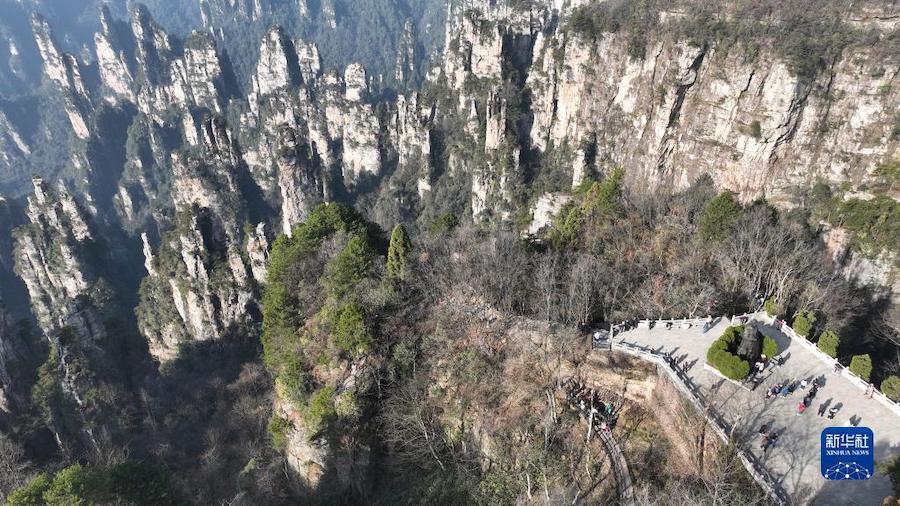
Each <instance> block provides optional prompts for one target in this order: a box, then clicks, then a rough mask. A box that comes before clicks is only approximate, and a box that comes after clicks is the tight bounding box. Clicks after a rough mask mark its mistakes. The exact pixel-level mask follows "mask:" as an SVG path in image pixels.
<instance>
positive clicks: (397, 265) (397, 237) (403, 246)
mask: <svg viewBox="0 0 900 506" xmlns="http://www.w3.org/2000/svg"><path fill="white" fill-rule="evenodd" d="M410 251H412V242H411V241H410V240H409V234H407V233H406V228H405V227H404V226H403V225H397V226H396V227H394V231H393V232H391V244H390V246H389V247H388V257H387V275H388V280H389V281H390V282H391V283H400V282H402V281H403V280H405V279H406V258H407V257H408V256H409V253H410Z"/></svg>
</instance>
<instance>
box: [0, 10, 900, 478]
mask: <svg viewBox="0 0 900 506" xmlns="http://www.w3.org/2000/svg"><path fill="white" fill-rule="evenodd" d="M587 3H588V2H583V1H573V2H569V1H565V0H557V1H556V2H553V3H552V4H551V3H549V2H544V3H538V2H495V1H490V0H465V1H462V2H458V3H453V4H452V5H451V6H449V7H448V17H447V25H446V29H445V46H444V48H443V52H442V61H441V62H440V63H439V64H438V65H435V66H434V67H433V68H432V69H431V71H430V72H429V73H428V76H427V78H426V79H425V82H424V83H422V86H421V87H419V88H410V89H404V88H403V87H398V89H394V88H392V87H390V86H387V85H385V84H384V81H383V80H382V79H381V78H380V76H372V75H369V74H368V72H367V71H366V69H365V68H364V67H363V66H362V65H359V64H351V65H348V66H347V67H346V68H345V69H343V71H338V70H334V69H328V68H326V66H325V65H324V64H323V63H322V59H321V56H320V53H319V49H318V48H317V46H316V45H315V44H313V43H311V42H309V41H304V40H300V39H292V38H291V37H289V36H288V35H287V34H286V32H285V30H283V29H281V28H278V27H274V28H272V29H271V30H269V31H268V32H267V33H266V34H265V36H264V37H263V38H262V40H261V41H258V48H259V58H258V60H257V62H256V65H255V67H253V68H252V69H249V74H248V77H249V85H248V86H246V87H245V88H246V90H247V91H246V93H244V92H242V87H241V85H240V84H239V80H240V79H239V78H238V77H237V76H236V75H235V74H234V72H235V71H234V69H233V65H232V63H231V61H230V60H229V57H228V54H227V53H226V52H225V51H223V50H222V48H221V47H220V45H219V44H218V43H217V42H216V40H217V38H216V37H214V36H211V35H210V33H208V32H209V31H210V30H212V31H214V30H215V29H216V26H215V23H214V21H211V20H210V18H209V16H210V13H212V12H214V11H216V10H222V9H226V8H229V7H226V6H225V4H224V3H222V2H213V1H209V2H202V3H201V5H202V7H201V9H202V12H203V16H204V26H205V31H199V30H198V31H196V32H194V33H193V34H191V35H190V36H189V37H187V38H185V39H184V40H180V39H179V38H177V37H173V36H170V35H169V34H167V33H166V32H165V31H164V30H163V29H162V28H161V27H160V26H159V25H158V24H157V23H156V22H155V21H154V20H153V19H152V17H151V15H150V13H149V11H148V10H147V9H146V8H144V7H142V6H139V5H138V6H136V7H135V8H134V10H133V12H132V13H131V18H130V20H129V21H128V22H127V23H126V22H122V21H120V20H117V19H115V18H114V17H113V16H112V15H111V13H110V11H109V10H108V9H107V8H103V9H102V10H101V11H100V25H101V31H100V32H98V33H97V34H95V36H94V46H93V47H92V48H90V55H91V58H90V59H85V58H82V57H81V56H76V55H72V54H68V53H65V52H64V51H62V50H61V49H60V45H59V44H58V43H57V42H56V41H55V39H54V36H53V33H52V30H51V27H50V26H49V24H48V23H47V22H46V21H44V20H43V19H42V18H40V17H35V18H34V19H33V20H32V30H33V34H34V38H35V42H36V44H37V47H38V48H39V51H40V55H41V57H42V61H43V85H42V86H43V89H44V91H45V92H46V93H45V96H44V97H45V98H43V99H42V106H41V107H42V109H46V110H51V109H52V110H53V111H54V114H49V113H48V114H46V115H43V116H41V117H39V118H38V119H32V120H29V121H26V120H23V119H22V115H21V114H18V113H16V114H13V113H15V111H6V110H5V108H4V107H5V106H4V104H0V171H4V172H9V173H14V174H21V173H23V169H22V168H23V167H29V166H31V164H33V163H34V160H35V158H34V153H36V152H39V151H40V150H41V149H42V145H44V144H47V143H54V144H55V145H57V146H64V148H63V151H64V152H65V156H63V157H60V158H59V159H58V160H57V161H58V162H59V164H60V165H59V167H57V170H56V173H57V174H59V177H58V178H57V180H55V181H53V182H52V183H51V182H50V181H49V180H48V178H45V179H41V178H36V179H34V180H33V191H32V194H31V195H30V196H29V197H28V199H27V203H23V202H21V201H16V202H17V204H16V205H21V206H22V208H23V209H24V213H25V217H24V219H25V220H26V221H25V222H24V223H17V224H19V225H21V226H20V227H19V229H18V230H17V232H16V233H15V241H14V242H15V248H14V250H15V252H14V257H15V261H16V269H15V270H16V273H17V274H18V276H19V277H20V278H21V279H22V280H23V282H24V284H25V286H26V287H27V291H28V296H29V300H30V305H31V308H32V312H33V314H34V317H35V318H36V320H37V321H38V323H39V326H40V328H41V331H42V332H43V334H44V335H45V336H46V337H47V340H48V343H49V345H50V347H51V358H52V359H53V360H51V361H50V362H48V364H50V366H52V367H54V368H55V371H56V376H55V378H57V379H58V382H57V384H56V385H45V386H48V387H52V388H53V389H54V395H56V391H57V390H58V395H59V396H60V398H62V399H63V401H61V402H60V403H59V404H58V405H57V406H55V407H53V409H51V410H50V412H51V414H52V415H53V416H52V417H51V420H50V421H49V422H48V423H49V425H51V426H52V428H53V429H54V433H55V434H56V436H57V439H58V441H59V443H60V446H61V447H63V448H64V449H67V451H70V452H72V453H77V452H78V451H80V450H79V447H81V448H90V447H92V446H93V447H100V446H101V442H102V440H104V439H106V440H114V439H115V438H116V437H118V436H119V435H121V434H123V433H125V432H127V428H126V427H123V426H110V424H107V423H101V422H99V420H107V419H116V420H122V418H121V417H120V418H116V417H109V416H107V414H108V413H109V412H110V411H112V410H115V409H116V408H117V406H116V404H117V403H119V402H121V404H122V405H123V406H126V408H121V409H123V410H126V409H133V408H132V406H133V405H135V400H134V398H133V397H135V396H134V395H132V393H131V392H127V387H128V385H130V384H131V382H132V381H134V378H132V377H131V376H133V375H134V374H133V373H130V372H128V371H127V369H128V366H129V365H128V364H122V363H117V362H116V361H117V360H118V358H117V357H120V356H122V352H121V349H120V347H121V346H126V345H125V344H123V342H122V340H121V339H120V338H119V335H118V334H116V333H115V332H111V330H110V327H108V322H106V321H105V320H106V319H107V318H109V317H115V318H118V319H121V320H124V321H125V323H124V325H123V327H124V328H125V330H124V332H123V334H128V333H129V332H131V331H132V330H133V331H134V332H139V333H140V335H141V336H142V339H143V341H146V343H147V347H148V351H149V355H150V356H151V357H152V359H154V360H155V361H156V362H157V363H159V364H162V365H163V366H167V365H171V364H173V363H176V362H177V361H178V360H179V358H182V351H183V350H185V349H189V348H190V347H191V346H193V345H198V344H203V343H210V342H216V341H218V340H229V339H234V338H235V336H251V337H253V338H254V339H255V338H256V337H257V336H258V335H259V334H260V325H261V321H262V309H261V296H262V295H261V294H262V292H263V290H264V288H265V286H266V277H267V273H268V269H269V252H270V250H271V247H272V244H274V243H276V241H288V239H286V237H290V236H291V235H292V233H293V232H294V230H295V228H296V227H297V226H298V225H300V224H303V223H304V222H305V221H306V220H307V219H308V218H309V217H310V215H311V213H312V212H313V210H314V209H315V208H316V206H317V205H318V204H321V203H324V202H347V203H352V204H353V205H355V207H356V208H357V209H358V210H359V211H360V212H361V214H363V215H365V216H366V217H367V218H368V219H370V220H372V221H374V222H376V223H377V224H378V225H380V226H381V227H382V228H383V229H390V228H392V227H393V226H394V225H395V224H397V223H408V224H411V227H412V228H414V229H422V230H424V229H426V228H428V227H429V226H430V225H431V223H432V222H433V221H434V219H435V218H437V217H440V216H443V215H445V214H446V213H453V214H455V215H456V216H458V217H461V218H463V219H464V220H467V221H472V222H476V223H482V224H503V225H505V226H512V227H515V228H517V229H518V230H520V231H525V230H530V231H531V232H532V233H534V232H537V231H538V230H540V229H541V228H542V227H544V226H545V225H547V224H548V222H549V221H550V220H551V219H552V215H553V214H554V212H555V211H557V210H558V209H559V208H561V207H562V205H563V204H564V203H565V202H566V201H567V200H568V198H569V194H570V193H571V192H572V191H573V190H574V189H576V188H577V187H579V186H580V185H581V184H582V182H584V181H586V180H588V179H597V178H602V177H604V176H605V175H607V174H609V173H611V172H612V170H613V169H614V168H616V167H622V168H624V169H625V172H624V173H625V178H626V182H627V184H628V185H629V186H630V187H631V188H633V189H637V190H640V191H647V192H663V193H668V192H670V191H673V190H676V189H684V188H686V187H688V186H689V185H690V184H691V183H693V182H694V181H695V180H697V179H698V177H699V176H701V174H704V173H706V174H709V175H710V176H711V177H712V179H713V181H714V182H715V183H716V185H717V186H718V187H720V188H723V189H729V190H732V191H734V192H735V193H736V194H737V195H738V196H739V199H740V200H741V201H744V202H750V201H753V200H755V199H759V198H765V199H766V200H768V201H769V202H772V203H774V204H776V205H777V206H779V207H781V208H785V209H789V208H793V207H797V206H800V205H801V204H802V203H803V198H804V196H805V191H806V190H807V189H808V188H810V187H811V186H812V185H813V184H814V183H816V182H817V181H819V180H823V181H827V182H829V183H830V184H831V185H834V186H841V185H843V186H846V187H848V188H850V189H853V190H861V191H864V190H865V189H866V187H867V186H868V185H871V184H873V182H874V181H875V179H876V178H875V175H874V174H873V173H874V171H875V169H876V167H878V166H879V165H882V164H885V163H889V162H891V161H892V160H894V159H896V158H897V156H898V150H900V135H898V133H897V132H898V129H900V123H898V122H900V118H898V116H897V111H896V104H898V103H900V80H898V76H900V60H897V59H896V58H895V57H891V58H884V57H883V55H884V54H890V51H889V48H890V47H891V46H890V44H893V42H892V41H893V40H896V33H897V31H898V30H900V21H896V20H898V19H900V18H897V17H896V13H895V11H894V10H892V9H896V8H895V7H892V6H889V5H884V6H878V7H871V8H870V7H868V6H867V7H866V9H862V10H860V11H859V12H858V13H854V17H853V18H852V24H853V25H854V26H855V27H857V28H858V29H859V30H860V31H865V32H867V33H868V34H869V37H870V38H869V39H867V40H869V41H871V43H866V44H863V43H856V44H850V45H848V46H847V47H846V48H845V49H844V50H843V53H842V54H841V55H840V58H838V59H836V60H835V61H833V62H831V64H830V65H829V66H828V67H827V68H824V69H822V70H821V71H820V72H818V73H816V74H815V75H813V76H801V75H798V74H797V73H796V71H795V70H793V69H792V67H791V65H790V62H787V61H784V59H783V58H782V57H781V54H780V53H779V52H778V50H777V48H775V47H774V46H773V44H772V42H771V41H768V40H761V41H759V47H758V53H757V54H756V56H755V57H754V58H752V59H750V58H747V57H746V55H745V54H744V53H743V52H742V49H741V48H739V47H735V46H727V45H725V44H721V45H720V44H717V43H716V41H715V40H712V41H703V42H702V43H699V44H697V43H695V41H691V40H687V39H685V38H683V37H679V36H677V35H676V34H677V33H678V31H677V30H674V29H673V30H666V29H664V27H666V26H668V24H672V25H673V26H674V24H676V23H679V22H680V20H682V19H683V18H686V17H688V16H690V13H689V12H688V7H684V8H681V7H675V8H673V9H672V10H670V11H663V12H660V13H659V14H660V19H659V23H660V27H659V28H660V29H659V30H656V31H654V32H653V33H649V34H646V38H645V40H644V46H645V51H644V54H643V55H642V56H640V57H637V56H635V55H634V54H633V51H632V50H631V49H630V44H631V35H630V34H629V32H627V31H626V30H618V31H610V32H601V33H596V34H588V33H583V32H581V31H579V30H576V29H574V28H573V27H572V26H571V25H570V23H569V22H568V21H569V19H570V16H572V14H573V12H575V11H574V9H575V8H576V5H575V4H587ZM301 4H302V5H305V4H304V3H303V2H301ZM239 5H240V6H241V8H250V7H249V6H250V3H239ZM254 5H255V4H254ZM260 5H261V4H260ZM323 5H328V3H327V2H326V3H323ZM254 8H255V7H254ZM301 11H302V9H301ZM242 15H246V13H243V14H242ZM410 30H411V28H410ZM405 38H406V39H410V40H411V39H412V36H411V35H409V34H406V35H405ZM254 44H256V42H254ZM407 46H408V47H407V49H408V50H406V51H401V54H400V58H399V59H398V62H397V66H396V69H397V72H398V73H399V74H398V76H397V81H400V82H403V81H404V79H403V78H402V75H400V74H404V73H409V72H411V69H413V68H414V67H415V65H416V62H415V59H416V57H415V46H414V44H408V43H407ZM886 48H887V49H886ZM411 55H412V56H411ZM31 121H34V122H36V125H35V124H33V123H31ZM115 139H122V140H123V141H124V142H123V143H119V142H115V141H114V140H115ZM119 144H124V145H119ZM11 200H16V199H11ZM0 205H2V204H0ZM282 235H283V236H284V237H281V238H277V237H278V236H282ZM338 236H339V237H338V238H337V239H334V240H333V242H334V244H331V247H334V248H337V247H338V245H340V246H341V247H345V245H344V244H343V243H340V240H344V239H346V237H343V236H340V234H338ZM3 247H4V246H3V244H0V257H2V255H3V251H2V248H3ZM141 257H143V262H141V261H140V260H141ZM881 260H882V261H881V265H885V264H886V265H887V267H886V268H885V269H883V271H881V272H882V274H881V275H880V276H878V277H877V278H876V279H875V280H874V281H876V282H878V283H880V284H883V285H888V286H889V287H891V289H893V293H894V294H897V293H900V290H897V289H896V287H897V283H898V279H897V278H898V277H897V276H896V273H895V272H894V271H895V270H896V269H895V268H894V266H893V264H892V263H891V262H892V261H893V260H892V257H889V258H888V259H887V260H886V261H885V260H884V259H883V258H882V259H881ZM848 262H852V261H850V260H848ZM0 268H3V266H0ZM124 271H129V275H128V276H119V273H121V272H124ZM120 277H126V278H128V279H120ZM138 278H143V281H142V282H141V283H140V290H139V291H138V290H137V284H138V283H137V279H138ZM313 281H314V282H318V280H315V279H314V280H313ZM4 321H5V320H3V318H0V411H2V410H3V407H4V405H7V404H8V405H10V406H13V405H15V404H14V403H9V402H4V399H6V398H9V399H13V397H14V396H12V395H8V394H5V393H4V392H6V391H7V390H8V388H6V389H4V388H5V387H4V385H8V384H9V383H10V380H9V377H8V375H7V374H5V371H6V369H8V367H7V366H6V365H5V364H6V363H7V362H9V361H11V360H12V359H11V358H10V357H11V352H10V350H12V349H13V348H14V347H15V345H14V344H11V343H14V339H13V337H12V335H13V333H12V331H11V330H9V329H10V325H8V324H5V323H4ZM132 327H134V329H132ZM123 339H124V338H123ZM117 340H118V341H117ZM127 346H132V345H131V344H128V345H127ZM127 346H126V347H127ZM117 350H118V351H117ZM54 354H55V355H54ZM381 358H382V357H376V356H372V357H365V356H364V357H354V359H352V360H345V361H342V362H340V363H339V364H337V365H334V367H331V368H324V369H326V372H324V373H322V375H323V376H326V377H327V381H330V382H331V383H335V384H336V385H337V388H338V389H339V391H347V392H353V393H359V395H360V397H364V396H365V395H366V394H367V392H368V391H367V390H366V388H365V386H359V387H357V385H356V378H357V377H359V376H362V375H367V374H374V373H375V372H377V371H381V368H382V367H383V364H382V363H381V362H380V359H381ZM73 364H74V365H73ZM99 371H103V373H102V374H99V373H98V372H99ZM322 381H323V382H326V380H322ZM275 391H276V396H275V401H274V406H275V410H276V412H277V413H279V415H280V416H282V417H283V418H284V419H286V420H288V421H289V422H290V423H291V427H290V429H289V430H288V431H287V438H288V441H289V443H288V445H287V446H286V448H287V449H288V457H289V458H288V462H289V463H290V464H291V465H292V467H293V468H294V469H295V471H298V472H299V473H300V474H301V475H302V476H303V477H304V478H306V483H305V484H306V485H307V486H309V487H313V488H314V487H315V486H316V485H317V484H318V481H319V480H320V479H321V477H322V476H323V474H324V471H323V470H324V469H325V468H326V467H327V466H329V465H331V464H332V463H333V460H334V459H335V458H341V459H344V461H342V462H341V465H340V466H338V467H340V469H343V470H348V471H347V473H348V474H346V475H343V476H341V479H342V483H343V484H344V485H345V486H348V487H349V486H350V485H349V484H350V482H352V481H353V479H352V478H353V477H354V476H356V474H353V473H360V474H365V473H367V472H369V470H368V469H367V468H366V466H367V463H368V458H369V457H368V453H367V452H368V448H367V447H366V445H365V444H360V446H358V447H352V449H357V450H361V451H360V453H357V454H353V453H352V452H350V451H345V452H344V453H340V451H341V450H347V448H351V447H350V446H348V447H346V448H343V449H341V448H334V447H329V446H328V443H327V442H326V441H324V440H322V439H313V440H312V441H310V439H309V437H308V436H309V435H310V434H311V433H312V432H313V431H311V430H309V427H306V426H305V422H304V420H303V416H302V413H301V412H302V410H303V409H304V406H302V405H298V404H300V403H295V402H292V401H291V400H290V399H289V397H288V396H287V395H284V392H283V391H280V389H279V388H276V389H275ZM97 392H102V393H103V394H104V395H96V394H97ZM87 393H91V394H93V395H91V396H88V395H86V394H87ZM86 403H87V404H86ZM86 405H87V407H85V406H86ZM59 406H63V407H64V408H65V409H62V410H60V409H58V408H59ZM120 407H121V406H120ZM125 418H127V417H125ZM126 422H127V420H126ZM123 423H125V422H123ZM362 450H365V451H362ZM354 459H355V460H354Z"/></svg>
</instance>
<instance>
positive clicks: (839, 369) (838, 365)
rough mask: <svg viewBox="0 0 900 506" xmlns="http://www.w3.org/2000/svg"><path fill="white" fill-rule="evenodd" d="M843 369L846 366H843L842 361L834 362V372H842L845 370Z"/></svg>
mask: <svg viewBox="0 0 900 506" xmlns="http://www.w3.org/2000/svg"><path fill="white" fill-rule="evenodd" d="M843 370H844V366H842V365H841V363H840V362H835V363H834V373H835V374H841V372H843Z"/></svg>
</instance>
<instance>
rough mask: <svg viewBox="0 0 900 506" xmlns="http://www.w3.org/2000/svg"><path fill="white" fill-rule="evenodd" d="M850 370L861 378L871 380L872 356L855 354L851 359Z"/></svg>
mask: <svg viewBox="0 0 900 506" xmlns="http://www.w3.org/2000/svg"><path fill="white" fill-rule="evenodd" d="M850 372H852V373H853V374H855V375H857V376H859V377H860V378H862V379H864V380H866V381H869V376H871V375H872V357H870V356H869V355H854V356H853V359H852V360H850Z"/></svg>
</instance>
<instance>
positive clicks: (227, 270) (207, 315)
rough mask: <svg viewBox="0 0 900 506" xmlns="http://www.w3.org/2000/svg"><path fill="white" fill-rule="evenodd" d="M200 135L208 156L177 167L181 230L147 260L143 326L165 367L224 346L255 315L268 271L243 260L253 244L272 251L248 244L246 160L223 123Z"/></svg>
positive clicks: (169, 235)
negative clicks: (191, 350) (258, 279)
mask: <svg viewBox="0 0 900 506" xmlns="http://www.w3.org/2000/svg"><path fill="white" fill-rule="evenodd" d="M202 131H203V138H202V140H201V145H202V146H203V153H202V155H200V156H197V157H188V158H185V159H181V158H178V159H176V161H175V162H174V165H173V167H174V170H175V174H174V179H175V185H174V187H175V191H174V193H173V196H172V198H173V202H174V204H175V209H176V213H177V219H176V224H175V227H174V229H173V230H171V231H170V232H168V233H166V234H165V235H164V237H163V241H162V244H161V245H160V250H159V252H157V253H156V254H153V253H149V254H147V255H146V256H147V258H148V271H150V272H151V274H150V276H149V277H148V278H147V279H146V280H145V281H144V283H145V288H144V290H143V291H142V295H143V297H142V300H141V303H140V305H139V307H138V317H139V326H140V329H141V332H142V333H143V335H144V336H145V337H146V338H147V340H148V342H149V343H150V352H151V353H152V354H153V355H154V357H156V358H157V359H158V360H160V361H162V362H165V361H168V360H171V359H173V358H175V357H177V354H178V349H179V347H180V346H181V345H182V344H184V343H188V342H192V341H206V340H210V339H220V338H222V337H223V336H224V335H225V334H226V333H227V331H228V330H229V328H231V327H234V326H240V325H244V324H250V323H251V322H252V320H253V315H254V314H257V310H256V306H257V288H256V283H255V280H254V277H255V274H256V273H258V272H259V271H260V268H261V267H262V266H260V265H256V266H255V267H256V268H255V270H254V265H253V261H252V260H250V261H248V260H245V258H244V256H243V254H242V253H243V251H244V250H245V242H246V241H248V240H249V241H251V242H256V243H257V248H259V247H263V248H265V245H266V244H267V243H265V242H264V243H263V244H264V245H263V246H260V245H259V243H260V238H259V237H258V236H251V237H249V238H248V237H245V234H246V233H247V232H246V231H245V229H246V228H248V226H249V224H248V223H247V218H246V215H245V214H244V205H243V201H242V199H243V197H242V194H241V188H240V186H239V184H238V182H237V177H238V175H239V171H240V170H241V169H240V160H239V157H238V154H237V152H236V151H235V148H234V145H233V142H232V140H231V136H230V134H229V132H228V130H227V128H226V127H225V124H224V122H222V121H220V120H215V119H210V120H208V121H206V122H205V123H204V125H203V128H202ZM262 232H263V234H262V241H265V234H264V230H263V231H262ZM259 254H260V253H259V252H257V253H256V255H255V256H256V261H257V262H259ZM264 254H265V253H263V255H264ZM251 258H252V257H251ZM259 275H261V276H263V277H264V271H263V272H262V274H259Z"/></svg>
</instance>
